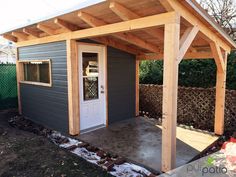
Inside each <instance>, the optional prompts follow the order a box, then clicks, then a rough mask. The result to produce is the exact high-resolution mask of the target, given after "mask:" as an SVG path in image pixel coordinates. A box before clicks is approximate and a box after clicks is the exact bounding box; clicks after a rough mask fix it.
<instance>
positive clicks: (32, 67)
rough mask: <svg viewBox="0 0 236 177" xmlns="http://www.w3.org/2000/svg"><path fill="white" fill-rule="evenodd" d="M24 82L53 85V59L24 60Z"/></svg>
mask: <svg viewBox="0 0 236 177" xmlns="http://www.w3.org/2000/svg"><path fill="white" fill-rule="evenodd" d="M21 63H22V69H23V77H22V83H28V84H35V85H44V86H51V61H50V60H42V61H39V60H37V61H24V62H21Z"/></svg>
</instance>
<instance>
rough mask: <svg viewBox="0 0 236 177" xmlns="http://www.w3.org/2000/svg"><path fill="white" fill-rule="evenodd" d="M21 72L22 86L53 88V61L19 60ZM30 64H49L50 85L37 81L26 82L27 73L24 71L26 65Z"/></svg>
mask: <svg viewBox="0 0 236 177" xmlns="http://www.w3.org/2000/svg"><path fill="white" fill-rule="evenodd" d="M18 62H19V64H20V68H21V72H20V77H19V78H20V81H19V82H20V83H21V84H30V85H38V86H44V87H52V61H51V59H45V60H33V59H31V60H29V59H28V60H19V61H18ZM30 62H48V64H49V83H44V82H35V81H25V71H24V64H25V63H30Z"/></svg>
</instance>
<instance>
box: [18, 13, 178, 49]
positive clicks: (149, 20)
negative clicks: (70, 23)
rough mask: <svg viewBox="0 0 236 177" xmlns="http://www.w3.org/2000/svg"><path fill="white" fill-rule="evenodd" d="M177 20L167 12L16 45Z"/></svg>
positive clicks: (155, 25) (109, 32)
mask: <svg viewBox="0 0 236 177" xmlns="http://www.w3.org/2000/svg"><path fill="white" fill-rule="evenodd" d="M177 20H178V19H177V18H176V12H168V13H162V14H158V15H153V16H148V17H142V18H139V19H134V20H129V21H124V22H118V23H113V24H108V25H104V26H99V27H94V28H88V29H82V30H77V31H73V32H67V33H62V34H56V35H53V36H46V37H42V38H38V39H32V40H28V41H22V42H18V43H17V46H18V47H22V46H28V45H35V44H44V43H49V42H56V41H63V40H67V39H83V38H93V37H98V36H107V35H113V34H115V33H124V32H131V31H135V30H136V31H137V30H142V29H144V28H151V27H157V26H163V25H164V24H166V23H175V22H176V21H177Z"/></svg>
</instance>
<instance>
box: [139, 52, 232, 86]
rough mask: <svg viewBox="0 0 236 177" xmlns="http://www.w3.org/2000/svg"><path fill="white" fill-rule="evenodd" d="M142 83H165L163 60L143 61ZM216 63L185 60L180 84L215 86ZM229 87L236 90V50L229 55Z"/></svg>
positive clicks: (212, 61) (180, 71)
mask: <svg viewBox="0 0 236 177" xmlns="http://www.w3.org/2000/svg"><path fill="white" fill-rule="evenodd" d="M140 83H141V84H158V85H162V84H163V61H142V62H141V64H140ZM215 85H216V65H215V61H214V60H209V59H204V60H183V61H182V62H181V63H180V66H179V86H185V87H203V88H209V87H215ZM227 89H234V90H236V52H232V53H231V54H230V55H229V57H228V66H227Z"/></svg>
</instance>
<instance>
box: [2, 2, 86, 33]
mask: <svg viewBox="0 0 236 177" xmlns="http://www.w3.org/2000/svg"><path fill="white" fill-rule="evenodd" d="M85 1H86V0H0V2H1V5H0V31H5V30H8V29H10V28H14V27H17V26H19V25H21V24H25V23H28V22H30V21H34V20H37V19H40V18H43V17H47V16H50V15H52V14H55V13H57V12H61V11H63V10H67V9H70V8H72V7H74V6H75V5H79V4H80V3H82V2H85Z"/></svg>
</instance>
